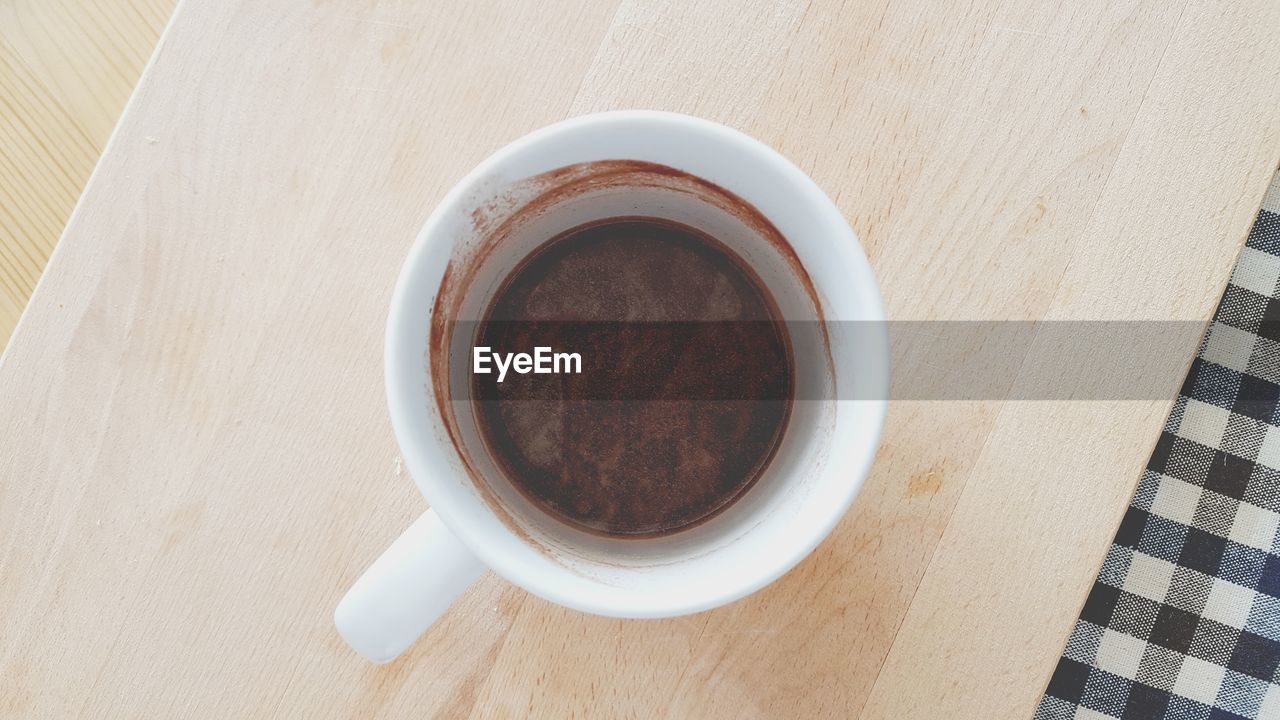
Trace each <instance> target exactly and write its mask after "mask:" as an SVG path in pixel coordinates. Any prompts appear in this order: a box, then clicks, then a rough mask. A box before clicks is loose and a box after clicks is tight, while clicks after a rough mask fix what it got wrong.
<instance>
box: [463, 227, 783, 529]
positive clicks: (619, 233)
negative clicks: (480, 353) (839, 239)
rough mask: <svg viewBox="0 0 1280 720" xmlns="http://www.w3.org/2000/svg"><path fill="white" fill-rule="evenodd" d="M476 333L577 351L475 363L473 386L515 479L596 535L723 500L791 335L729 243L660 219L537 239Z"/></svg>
mask: <svg viewBox="0 0 1280 720" xmlns="http://www.w3.org/2000/svg"><path fill="white" fill-rule="evenodd" d="M474 344H475V346H476V348H477V349H479V348H481V347H483V348H485V349H486V351H490V352H492V353H495V354H500V353H506V354H508V356H514V354H515V353H526V354H532V353H534V351H535V349H536V348H544V349H547V348H549V349H552V350H554V351H555V353H556V354H559V355H563V356H564V357H565V358H569V357H570V356H577V357H578V358H579V360H580V367H579V368H578V369H577V370H578V371H577V372H574V371H573V369H572V368H573V366H572V365H571V364H566V366H565V371H564V372H561V371H560V370H561V369H562V368H560V367H558V366H556V365H555V364H554V363H553V364H551V365H548V366H547V367H549V368H552V370H554V371H548V372H540V371H532V372H528V373H527V374H526V372H525V370H522V371H521V372H520V373H519V374H516V373H508V374H505V376H504V377H503V378H502V380H501V381H500V380H499V375H498V374H497V373H473V374H472V376H471V397H472V403H473V407H474V409H475V416H476V419H477V426H478V429H479V431H480V435H481V437H482V439H483V441H484V443H485V446H486V447H487V448H488V450H489V453H490V454H491V455H492V457H493V458H494V460H495V461H496V463H497V465H498V466H499V467H500V469H501V471H502V472H503V474H504V475H505V476H506V477H507V479H508V480H509V481H510V482H511V483H512V485H514V486H515V487H516V488H517V489H518V490H519V491H520V492H521V494H523V495H524V496H525V497H526V498H527V499H528V500H529V501H530V502H532V503H533V504H534V505H535V506H537V507H538V508H540V509H542V510H543V511H544V512H546V513H548V514H550V515H551V516H553V517H555V518H557V519H559V520H560V521H562V522H565V523H568V524H569V525H572V526H575V527H578V528H580V529H584V530H587V531H590V532H594V533H598V534H605V535H613V536H626V537H646V536H656V535H665V534H669V533H673V532H676V531H679V530H682V529H686V528H689V527H691V526H693V525H696V524H698V523H700V522H702V521H705V520H707V519H708V518H710V517H712V516H714V515H715V514H716V513H718V512H720V511H722V510H724V509H725V508H726V507H728V506H729V505H730V504H732V503H733V502H734V501H735V500H737V499H738V498H740V497H742V495H743V494H744V493H745V492H746V491H747V490H748V489H750V488H751V486H752V485H753V484H754V483H755V482H756V480H757V479H758V478H759V477H760V476H761V474H762V473H763V472H764V470H765V468H766V467H767V466H768V464H769V462H770V460H771V459H772V458H773V456H774V454H775V452H776V451H777V449H778V446H779V444H780V442H781V440H782V436H783V434H784V432H785V431H786V426H787V422H788V420H789V418H790V414H791V405H792V400H793V390H794V385H795V378H794V362H793V359H792V353H791V345H790V339H789V337H788V334H787V329H786V326H785V324H784V323H783V322H782V318H781V316H780V313H779V311H778V308H777V306H776V304H775V303H774V301H773V298H772V297H771V296H770V294H769V291H768V290H767V289H766V287H765V285H764V283H763V282H762V281H761V280H760V278H759V277H758V276H757V275H756V274H755V273H754V271H752V269H751V268H750V267H749V266H748V265H747V264H746V263H745V262H744V261H743V260H742V259H741V258H740V257H739V256H738V255H736V254H735V253H734V252H733V251H732V250H730V249H729V247H728V246H727V245H726V244H725V243H722V242H720V241H719V240H716V239H714V238H711V237H709V236H707V235H705V234H702V233H700V232H698V231H696V230H694V229H692V228H689V227H685V226H683V225H678V224H675V223H670V222H666V221H660V220H655V219H650V218H618V219H613V220H608V221H604V222H598V223H594V224H590V225H586V226H583V227H579V228H575V229H573V230H570V231H568V232H565V233H563V234H561V235H559V236H557V237H555V238H552V239H551V240H549V241H548V242H546V243H544V244H543V245H542V246H541V247H539V248H538V249H537V250H536V251H534V252H533V253H532V254H531V255H530V256H529V257H527V258H526V259H525V260H524V261H523V262H522V263H521V264H520V265H519V266H517V267H516V268H515V269H514V270H513V271H512V272H511V273H510V274H509V275H508V276H507V278H506V279H505V281H504V282H503V283H502V284H501V286H500V288H499V290H498V292H497V293H496V295H495V296H494V298H493V300H492V301H491V303H490V305H489V307H488V309H487V311H486V312H485V314H484V319H483V321H482V322H481V323H480V324H479V326H478V328H477V330H476V333H475V343H474ZM496 356H499V357H500V356H501V355H496ZM529 367H530V365H529V364H528V363H525V364H524V368H525V369H526V370H527V369H528V368H529Z"/></svg>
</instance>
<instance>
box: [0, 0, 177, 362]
mask: <svg viewBox="0 0 1280 720" xmlns="http://www.w3.org/2000/svg"><path fill="white" fill-rule="evenodd" d="M174 3H175V0H105V1H103V0H0V198H2V199H3V201H2V202H0V347H4V345H5V342H6V341H7V340H8V339H9V334H10V333H11V332H12V330H13V327H14V325H16V324H17V322H18V317H19V315H21V314H22V309H23V307H25V306H26V304H27V299H28V298H29V297H30V296H31V291H32V290H33V289H34V288H35V286H36V281H37V280H39V278H40V272H41V271H42V270H43V269H44V265H45V262H46V261H47V260H48V258H49V254H50V253H51V252H52V251H53V248H54V245H55V243H56V242H57V239H58V236H59V235H60V234H61V233H62V228H63V225H64V224H65V223H66V221H67V217H68V216H69V215H70V214H71V208H72V206H73V205H74V204H75V201H76V198H77V197H79V195H80V191H81V189H83V188H84V183H85V181H86V180H88V179H89V173H90V171H91V170H92V169H93V165H94V163H95V162H96V161H97V159H98V155H99V154H100V153H101V152H102V148H103V147H104V146H105V145H106V142H107V137H108V136H109V135H110V134H111V129H112V128H113V127H115V124H116V120H117V119H118V118H119V117H120V111H121V110H123V109H124V104H125V101H126V100H127V99H128V97H129V93H130V91H132V89H133V86H134V83H135V82H136V81H137V79H138V75H139V74H140V73H141V72H142V66H143V65H144V64H145V63H146V60H147V58H148V57H149V56H150V55H151V51H152V49H153V48H154V47H155V43H156V40H157V39H158V38H159V37H160V30H161V28H162V27H163V26H164V23H165V21H166V20H167V19H168V17H169V14H170V12H171V11H172V10H173V6H174Z"/></svg>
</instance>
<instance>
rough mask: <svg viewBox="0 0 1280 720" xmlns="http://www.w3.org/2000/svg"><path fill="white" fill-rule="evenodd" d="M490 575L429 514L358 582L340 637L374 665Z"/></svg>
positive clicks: (343, 611)
mask: <svg viewBox="0 0 1280 720" xmlns="http://www.w3.org/2000/svg"><path fill="white" fill-rule="evenodd" d="M484 571H485V566H484V564H483V563H481V562H480V559H479V558H477V557H476V556H475V555H474V554H472V552H471V551H470V550H468V549H467V547H466V546H465V545H463V544H462V542H461V541H460V540H458V538H457V537H456V536H455V535H454V534H453V533H451V532H449V529H448V528H446V527H445V526H444V523H442V522H440V518H439V516H437V515H436V512H435V510H428V511H426V512H425V513H423V515H422V517H420V518H418V519H417V520H416V521H415V522H414V523H413V524H412V525H410V526H409V529H408V530H405V531H404V533H403V534H401V535H400V537H398V538H396V541H395V542H393V543H391V547H389V548H387V549H386V550H385V551H384V552H383V553H382V555H381V556H379V557H378V559H377V560H374V561H373V565H370V566H369V569H368V570H365V571H364V574H363V575H361V576H360V578H359V579H358V580H356V583H355V585H352V586H351V589H350V590H348V591H347V594H346V595H345V596H344V597H343V598H342V601H341V602H339V603H338V607H337V609H336V610H335V611H334V613H333V621H334V624H335V625H337V626H338V633H339V634H340V635H342V639H343V640H346V641H347V644H348V645H350V646H351V648H352V649H353V650H355V651H356V652H358V653H360V654H361V655H363V656H364V657H365V658H367V659H369V660H372V661H373V662H375V663H387V662H391V661H392V660H394V659H395V658H396V656H397V655H399V654H400V653H402V652H404V650H405V648H407V647H409V645H411V644H412V643H413V641H414V640H417V639H418V636H419V635H421V634H422V633H424V632H426V630H427V628H429V627H431V625H432V623H434V622H435V621H436V619H437V618H439V617H440V615H441V614H442V613H444V611H445V610H446V609H448V607H449V606H450V605H452V604H453V601H454V600H456V599H457V598H458V596H459V595H461V594H462V591H463V590H466V589H467V588H468V587H470V586H471V584H472V583H474V582H475V581H476V580H477V579H479V577H480V575H482V574H483V573H484Z"/></svg>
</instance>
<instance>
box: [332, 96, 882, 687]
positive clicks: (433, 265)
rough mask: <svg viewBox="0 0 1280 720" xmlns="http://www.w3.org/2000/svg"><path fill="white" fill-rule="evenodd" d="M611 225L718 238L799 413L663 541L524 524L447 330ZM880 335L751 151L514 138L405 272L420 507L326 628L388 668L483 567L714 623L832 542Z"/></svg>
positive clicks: (450, 204)
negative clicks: (618, 222) (714, 510)
mask: <svg viewBox="0 0 1280 720" xmlns="http://www.w3.org/2000/svg"><path fill="white" fill-rule="evenodd" d="M610 217H654V218H659V219H665V220H670V221H675V222H679V223H682V224H684V225H688V226H690V227H693V228H696V229H698V230H701V231H703V232H706V233H707V234H708V235H711V236H712V237H715V238H718V239H720V240H721V241H722V242H724V243H725V244H727V245H729V246H730V247H731V248H732V249H733V250H734V252H735V253H736V254H738V255H739V256H740V257H741V258H742V259H743V260H744V261H746V262H747V263H748V264H750V265H751V266H752V269H753V270H754V271H755V272H756V274H757V275H758V276H759V277H760V279H761V280H762V282H763V283H764V284H765V285H766V286H767V287H768V289H769V291H770V293H771V294H772V295H773V297H774V299H775V300H776V302H777V304H778V308H779V310H780V312H781V315H782V317H783V318H784V319H786V320H787V321H788V326H789V328H792V329H793V330H792V337H791V342H792V348H793V353H794V358H795V367H796V374H795V381H796V388H795V395H796V398H797V400H796V401H795V403H794V405H793V409H792V414H791V417H790V419H789V420H788V425H787V428H786V430H785V432H784V434H783V436H782V440H781V443H780V445H779V447H778V449H777V451H776V453H775V455H774V457H773V459H772V460H771V462H770V463H769V465H768V467H767V468H766V469H765V471H764V473H763V474H762V475H761V477H760V478H759V479H758V480H757V481H756V483H755V484H754V485H753V486H752V488H751V489H750V490H749V491H748V492H747V493H745V494H744V495H743V496H742V497H741V498H739V499H738V500H737V501H735V502H734V503H733V504H731V505H730V506H729V507H727V508H726V509H725V510H724V511H723V512H720V513H718V514H716V515H715V516H714V517H712V518H711V519H709V520H707V521H706V522H703V523H701V524H698V525H696V526H694V527H692V528H689V529H686V530H682V531H678V532H675V533H672V534H670V535H665V536H659V537H651V538H643V539H626V538H617V537H606V536H601V535H594V534H590V533H586V532H583V531H581V530H578V529H575V528H573V527H571V526H569V525H567V524H565V523H563V522H560V521H558V520H556V519H554V518H552V517H550V516H549V515H547V514H546V513H544V512H543V511H541V510H539V509H537V508H535V507H533V506H532V505H531V503H529V501H528V500H527V499H525V498H524V496H523V495H522V494H521V493H519V492H518V491H516V490H515V489H514V488H513V487H512V486H511V484H510V483H509V482H508V481H507V480H506V479H505V478H504V477H503V474H502V473H501V472H499V471H498V469H497V467H496V465H495V463H494V461H493V460H492V459H491V458H489V457H488V455H487V454H486V452H485V450H484V447H483V443H482V442H481V441H480V439H479V436H478V431H477V428H476V425H475V422H474V418H473V416H472V409H471V405H470V402H469V400H467V399H466V396H467V393H465V392H456V391H455V390H456V389H457V388H462V387H465V386H466V383H467V382H468V373H469V365H468V362H467V358H468V357H469V353H470V340H471V338H470V337H467V336H466V333H464V332H458V333H454V332H453V328H455V327H460V326H462V325H463V324H466V323H467V322H468V321H475V320H479V319H480V317H481V314H482V312H483V311H484V309H485V307H487V302H488V300H489V299H490V298H491V297H492V296H493V293H494V292H496V290H497V288H498V286H499V285H500V283H501V281H502V279H503V278H504V277H506V275H507V274H508V273H509V272H510V271H511V270H512V269H513V268H515V267H516V265H517V264H518V263H519V262H520V261H521V260H522V259H523V258H525V257H527V256H528V254H529V253H530V252H532V251H533V250H534V249H535V248H536V247H537V246H538V245H539V244H540V243H542V242H544V241H545V240H546V239H548V238H550V237H553V236H555V235H557V234H559V233H561V232H563V231H565V230H568V229H570V228H573V227H578V226H580V225H583V224H585V223H589V222H592V221H595V220H600V219H604V218H610ZM837 320H838V321H841V322H833V321H837ZM883 320H884V311H883V309H882V306H881V301H880V294H879V291H878V289H877V287H876V283H875V278H874V276H873V274H872V272H871V268H870V266H869V265H868V263H867V259H866V256H865V255H864V254H863V252H862V249H861V247H860V245H859V243H858V239H857V237H856V236H855V234H854V232H853V230H852V229H851V228H850V227H849V225H848V223H847V222H846V221H845V220H844V218H843V216H842V215H841V214H840V212H839V210H838V209H837V208H836V206H835V204H834V203H832V201H831V200H830V199H829V198H828V197H827V196H826V194H825V193H823V192H822V190H821V189H820V188H818V186H817V185H816V184H815V183H814V182H813V181H812V180H811V179H810V178H809V177H808V176H807V175H805V174H804V173H803V172H802V171H801V170H800V169H799V168H797V167H796V166H795V165H793V164H792V163H791V162H789V161H788V160H787V159H785V158H784V157H783V156H782V155H780V154H779V153H777V152H776V151H774V150H773V149H771V148H769V147H768V146H766V145H764V144H762V143H760V142H759V141H756V140H754V139H752V138H750V137H748V136H746V135H744V134H742V133H740V132H738V131H736V130H732V129H730V128H727V127H724V126H722V125H718V124H716V123H712V122H709V121H706V120H701V119H698V118H694V117H689V116H686V115H679V114H674V113H665V112H653V111H619V112H607V113H599V114H594V115H587V116H583V117H578V118H574V119H571V120H567V121H564V122H561V123H557V124H555V125H552V126H549V127H546V128H543V129H542V130H538V131H536V132H534V133H531V134H529V135H527V136H525V137H523V138H520V139H519V140H516V141H515V142H513V143H511V144H510V145H508V146H506V147H505V148H503V149H501V150H499V151H498V152H497V153H495V154H494V155H492V156H491V157H489V158H488V159H487V160H485V161H484V162H482V163H481V164H480V165H479V166H477V167H476V168H475V169H474V170H473V171H472V172H471V173H469V174H468V175H467V176H466V177H465V178H464V179H463V180H462V181H461V182H460V183H459V184H458V185H457V186H455V187H454V188H453V189H452V190H451V191H450V192H449V193H448V194H447V195H446V196H445V198H444V199H443V200H442V201H441V203H440V205H439V206H438V207H437V208H436V210H435V212H433V213H432V215H431V217H430V218H429V219H428V220H427V222H426V224H425V225H424V226H423V228H422V231H421V232H420V233H419V235H418V238H417V240H416V241H415V242H414V244H413V247H412V249H411V250H410V252H409V256H408V259H407V260H406V262H405V264H404V267H403V268H402V270H401V273H400V278H399V281H398V282H397V285H396V289H395V294H394V297H393V300H392V303H391V311H390V316H389V319H388V324H387V337H386V348H385V352H386V357H385V362H386V387H387V403H388V406H389V410H390V414H391V420H392V425H393V427H394V429H395V434H396V439H397V441H398V442H399V445H400V449H401V453H402V455H403V457H404V461H405V465H406V467H407V468H408V470H409V473H410V475H411V476H412V477H413V478H414V481H415V482H416V483H417V485H418V488H419V490H420V491H421V492H422V494H423V495H424V496H425V497H426V499H427V501H428V502H429V503H430V505H431V509H430V510H428V511H427V512H426V513H425V514H424V515H423V516H422V517H421V518H420V519H419V520H418V521H416V522H415V523H414V524H413V525H412V526H411V527H410V528H409V529H408V530H407V531H405V532H404V534H402V535H401V536H400V537H399V538H398V539H397V540H396V541H395V542H394V543H393V544H392V545H391V547H390V548H388V549H387V550H386V551H385V552H384V553H383V554H382V556H381V557H379V558H378V559H377V560H376V561H375V562H374V563H373V565H372V566H371V567H370V568H369V569H368V570H367V571H366V572H365V573H364V575H362V576H361V577H360V578H359V580H357V581H356V583H355V585H354V586H353V587H352V588H351V590H350V591H349V592H348V593H347V594H346V596H345V597H344V598H343V599H342V601H341V602H340V603H339V604H338V607H337V610H336V612H335V622H336V624H337V627H338V630H339V632H340V633H341V635H342V637H343V638H344V639H345V640H346V641H347V643H348V644H350V645H351V647H352V648H354V649H355V650H356V651H357V652H359V653H360V654H361V655H363V656H365V657H366V658H368V659H370V660H372V661H374V662H388V661H390V660H392V659H393V658H395V657H396V656H397V655H399V654H400V653H401V652H403V651H404V650H405V648H407V647H408V646H409V645H410V644H411V643H412V642H413V641H414V640H415V639H416V638H417V637H418V636H419V635H421V634H422V633H423V632H424V631H425V630H426V629H427V628H428V627H430V625H431V624H432V623H433V622H435V620H436V619H437V618H438V617H439V616H440V614H441V613H443V612H444V611H445V609H447V608H448V607H449V605H450V604H452V602H453V601H454V600H455V599H456V598H457V597H458V595H460V594H461V593H462V592H463V591H464V590H465V589H466V588H467V587H468V586H469V585H471V584H472V583H473V582H474V581H475V580H476V579H477V578H478V577H479V576H480V575H481V573H482V572H483V571H484V570H485V569H491V570H493V571H494V572H496V573H498V574H499V575H501V576H502V577H504V578H505V579H507V580H508V581H510V582H512V583H515V584H516V585H519V586H520V587H522V588H524V589H525V590H527V591H529V592H531V593H533V594H535V595H538V596H540V597H542V598H544V599H546V600H549V601H551V602H555V603H558V604H560V605H564V606H566V607H570V608H574V609H578V610H581V611H584V612H589V613H595V614H599V615H607V616H612V617H623V618H656V617H671V616H676V615H683V614H687V613H693V612H698V611H702V610H707V609H710V608H713V607H717V606H720V605H724V604H726V603H729V602H732V601H733V600H736V599H738V598H741V597H743V596H745V595H747V594H749V593H751V592H753V591H755V590H757V589H759V588H761V587H763V586H765V585H766V584H768V583H770V582H772V581H773V580H775V579H776V578H778V577H780V576H781V575H782V574H783V573H785V572H786V571H787V570H789V569H790V568H792V567H793V566H794V565H795V564H796V563H798V562H799V561H800V560H801V559H803V558H804V557H805V556H806V555H808V554H809V552H811V551H812V550H813V548H814V547H815V546H817V544H818V543H819V542H821V541H822V539H823V538H825V537H826V536H827V534H829V533H830V531H831V530H832V528H834V527H835V525H836V523H837V522H838V521H839V520H840V518H841V517H842V516H843V515H844V513H845V511H846V510H847V509H848V507H849V505H850V503H851V502H852V501H853V499H854V497H855V496H856V495H857V492H858V489H859V488H860V487H861V485H862V481H863V479H864V478H865V477H866V474H867V472H868V470H869V468H870V466H871V462H872V459H873V457H874V455H875V451H876V448H877V446H878V444H879V438H880V431H881V428H882V426H883V422H884V415H885V401H884V399H883V398H885V397H886V394H887V387H888V373H889V368H888V339H887V336H886V333H885V330H884V323H883ZM459 321H461V323H459ZM843 321H859V322H843ZM794 328H808V329H810V332H799V333H798V334H797V333H796V332H795V330H794ZM800 398H804V399H800Z"/></svg>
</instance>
